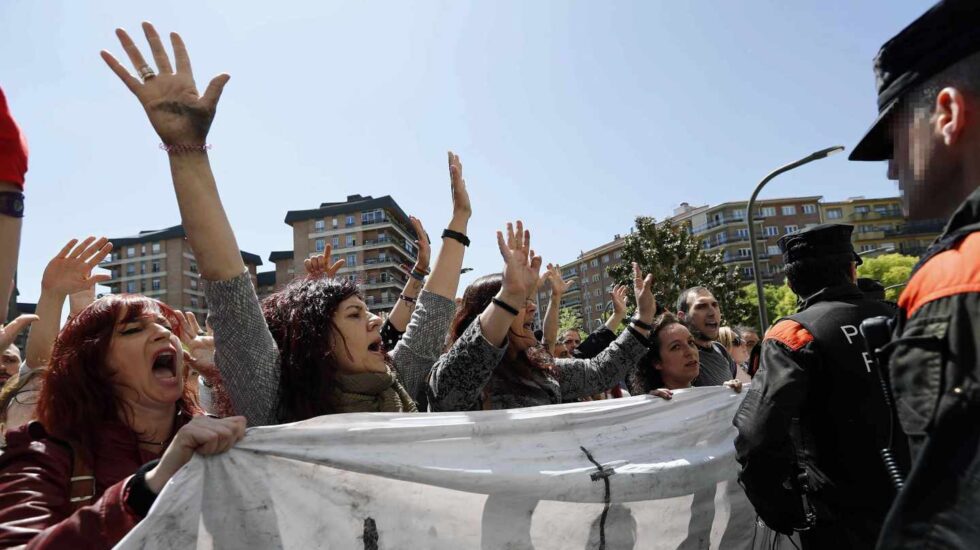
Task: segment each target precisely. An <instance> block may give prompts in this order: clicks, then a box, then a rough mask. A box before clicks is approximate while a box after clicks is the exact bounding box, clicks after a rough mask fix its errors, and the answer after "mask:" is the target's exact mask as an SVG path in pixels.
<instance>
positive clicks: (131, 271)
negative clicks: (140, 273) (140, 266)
mask: <svg viewBox="0 0 980 550" xmlns="http://www.w3.org/2000/svg"><path fill="white" fill-rule="evenodd" d="M126 275H136V264H129V265H127V266H126Z"/></svg>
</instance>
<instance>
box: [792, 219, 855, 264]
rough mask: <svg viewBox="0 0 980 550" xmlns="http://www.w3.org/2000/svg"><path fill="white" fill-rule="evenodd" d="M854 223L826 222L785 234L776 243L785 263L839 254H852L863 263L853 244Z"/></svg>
mask: <svg viewBox="0 0 980 550" xmlns="http://www.w3.org/2000/svg"><path fill="white" fill-rule="evenodd" d="M853 231H854V226H853V225H843V224H836V223H825V224H821V225H815V226H813V227H809V228H807V229H804V230H802V231H797V232H796V233H790V234H789V235H784V236H783V237H781V238H780V239H779V241H778V242H777V243H776V244H778V245H779V250H780V251H782V253H783V263H784V264H790V263H793V262H797V261H800V260H804V259H807V258H825V257H827V256H833V255H837V254H852V255H853V256H854V261H856V262H857V263H858V265H861V257H860V256H858V255H857V253H855V252H854V245H852V244H851V233H852V232H853Z"/></svg>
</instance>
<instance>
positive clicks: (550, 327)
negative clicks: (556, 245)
mask: <svg viewBox="0 0 980 550" xmlns="http://www.w3.org/2000/svg"><path fill="white" fill-rule="evenodd" d="M574 279H575V277H571V278H569V279H567V280H565V279H562V276H561V270H559V269H558V265H557V264H555V265H552V264H548V265H547V268H546V271H545V273H544V276H542V277H541V279H540V280H539V281H538V286H544V284H545V283H547V284H548V285H549V286H550V287H551V299H550V300H548V308H547V309H546V310H545V314H544V323H542V325H543V326H542V329H541V332H542V337H541V340H540V341H541V344H542V345H544V349H546V350H547V351H548V353H550V354H552V355H554V354H555V352H556V351H557V348H558V313H559V311H560V310H561V297H562V296H563V295H564V294H565V291H566V290H568V288H569V287H570V286H572V282H573V281H574ZM535 294H537V292H536V291H535Z"/></svg>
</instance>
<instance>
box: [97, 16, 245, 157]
mask: <svg viewBox="0 0 980 550" xmlns="http://www.w3.org/2000/svg"><path fill="white" fill-rule="evenodd" d="M143 33H144V34H145V35H146V40H147V42H149V44H150V51H151V52H152V54H153V59H154V61H155V62H156V66H157V70H158V71H159V74H154V72H153V69H152V67H150V65H149V64H148V63H147V62H146V60H145V59H144V58H143V54H142V53H140V50H139V48H137V47H136V44H135V43H133V39H132V38H130V37H129V34H127V33H126V31H124V30H122V29H116V36H118V37H119V42H120V43H121V44H122V47H123V50H125V52H126V55H127V56H129V60H130V62H132V64H133V68H135V69H136V73H137V74H138V75H140V77H141V79H142V82H141V81H140V79H137V78H136V77H134V76H133V75H132V74H130V73H129V71H127V70H126V68H125V67H123V66H122V64H120V63H119V61H118V60H116V58H115V57H113V55H112V54H111V53H109V52H107V51H105V50H102V59H104V60H105V62H106V64H108V65H109V68H110V69H112V71H113V72H114V73H116V75H117V76H118V77H119V79H120V80H122V81H123V84H125V85H126V87H127V88H129V91H131V92H133V94H134V95H135V96H136V98H137V99H139V101H140V104H142V105H143V109H145V110H146V115H147V117H149V119H150V124H152V125H153V129H154V130H156V132H157V134H158V135H159V136H160V139H161V140H162V141H163V143H165V144H167V145H203V144H204V143H205V141H206V139H207V135H208V130H209V129H210V128H211V122H212V121H213V120H214V113H215V109H216V108H217V106H218V99H219V98H220V97H221V91H222V89H224V87H225V84H227V83H228V79H230V78H231V77H230V76H229V75H227V74H224V73H222V74H219V75H218V76H216V77H214V78H213V79H211V83H210V84H208V87H207V89H206V90H204V95H203V96H202V95H199V94H198V92H197V85H196V84H194V75H193V74H192V73H191V60H190V57H189V56H188V55H187V48H186V47H185V46H184V41H183V40H182V39H181V38H180V35H178V34H177V33H170V43H171V44H172V45H173V50H174V61H175V62H176V65H177V68H176V70H174V69H173V68H172V67H171V65H170V58H169V57H168V55H167V50H166V49H164V46H163V41H161V40H160V36H159V35H158V34H157V31H156V29H154V28H153V25H151V24H150V23H147V22H143Z"/></svg>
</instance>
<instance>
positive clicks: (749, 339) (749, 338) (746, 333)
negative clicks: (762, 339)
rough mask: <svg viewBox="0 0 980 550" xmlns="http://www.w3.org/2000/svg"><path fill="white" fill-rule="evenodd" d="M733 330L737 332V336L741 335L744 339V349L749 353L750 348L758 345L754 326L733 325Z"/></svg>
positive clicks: (750, 353)
mask: <svg viewBox="0 0 980 550" xmlns="http://www.w3.org/2000/svg"><path fill="white" fill-rule="evenodd" d="M735 332H737V333H738V334H739V336H741V337H742V340H743V341H745V351H746V352H747V353H748V354H749V355H752V350H754V349H755V347H756V346H757V345H759V333H758V332H756V330H755V329H754V328H752V327H747V326H745V325H739V326H737V327H735Z"/></svg>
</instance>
